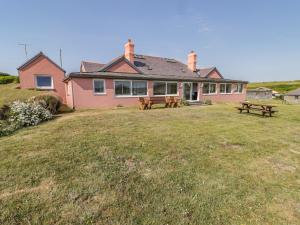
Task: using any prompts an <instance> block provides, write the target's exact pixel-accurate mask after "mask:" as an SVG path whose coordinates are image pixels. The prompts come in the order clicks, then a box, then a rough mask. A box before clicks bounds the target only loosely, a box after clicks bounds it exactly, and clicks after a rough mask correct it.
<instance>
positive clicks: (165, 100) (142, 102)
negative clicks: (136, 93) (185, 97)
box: [139, 96, 180, 110]
mask: <svg viewBox="0 0 300 225" xmlns="http://www.w3.org/2000/svg"><path fill="white" fill-rule="evenodd" d="M179 103H180V99H179V98H177V97H174V96H165V97H149V98H143V97H140V98H139V108H140V109H141V110H145V109H151V108H152V106H153V105H154V104H165V107H166V108H167V107H169V108H171V107H172V108H175V107H179Z"/></svg>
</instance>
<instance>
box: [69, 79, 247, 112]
mask: <svg viewBox="0 0 300 225" xmlns="http://www.w3.org/2000/svg"><path fill="white" fill-rule="evenodd" d="M69 82H70V81H69ZM71 82H72V85H71V86H72V87H73V88H72V90H73V92H72V94H73V96H72V94H71V95H67V101H68V105H69V106H70V107H72V106H73V105H74V107H75V108H76V109H84V108H112V107H115V106H118V105H122V106H138V97H131V96H130V97H117V96H115V92H114V80H112V79H105V86H106V93H105V94H101V95H97V94H94V93H93V79H90V78H73V79H72V80H71ZM69 85H70V84H69ZM182 89H183V85H182V83H181V82H178V96H179V97H180V98H182V94H183V90H182ZM232 89H234V85H233V87H232ZM198 95H199V97H198V100H200V101H204V100H205V99H210V100H212V101H213V102H241V101H244V100H245V99H246V87H245V86H244V89H243V93H232V94H220V93H219V84H217V94H213V95H203V94H202V85H201V83H198ZM150 96H151V97H152V96H153V81H148V97H150ZM146 98H147V97H146ZM73 99H74V102H73Z"/></svg>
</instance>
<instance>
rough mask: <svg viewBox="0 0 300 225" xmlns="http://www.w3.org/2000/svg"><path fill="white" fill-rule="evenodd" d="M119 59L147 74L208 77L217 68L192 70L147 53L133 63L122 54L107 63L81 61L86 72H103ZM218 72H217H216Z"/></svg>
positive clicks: (173, 60)
mask: <svg viewBox="0 0 300 225" xmlns="http://www.w3.org/2000/svg"><path fill="white" fill-rule="evenodd" d="M121 60H125V61H127V63H128V64H129V65H131V66H132V67H133V68H134V69H136V70H137V71H138V72H139V73H142V74H149V75H166V76H175V77H178V76H185V77H197V78H199V77H208V75H209V74H210V73H211V72H212V71H214V70H217V69H216V67H209V68H203V69H198V70H197V71H195V72H193V71H191V70H190V69H188V66H187V65H186V64H184V63H182V62H180V61H178V60H175V59H170V58H162V57H156V56H147V55H135V57H134V63H133V64H132V63H130V62H129V61H128V60H127V59H126V58H125V57H124V55H121V56H119V57H117V58H115V59H114V60H112V61H111V62H109V63H107V64H101V63H90V62H85V61H82V63H83V64H84V68H85V69H86V72H101V71H102V72H103V71H105V70H107V69H108V68H110V67H111V66H113V65H114V64H116V63H118V62H119V61H121ZM218 73H219V72H218ZM221 76H222V75H221Z"/></svg>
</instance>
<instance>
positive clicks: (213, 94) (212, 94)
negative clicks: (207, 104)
mask: <svg viewBox="0 0 300 225" xmlns="http://www.w3.org/2000/svg"><path fill="white" fill-rule="evenodd" d="M217 94H218V93H211V94H202V95H217Z"/></svg>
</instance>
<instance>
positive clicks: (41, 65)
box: [19, 56, 66, 103]
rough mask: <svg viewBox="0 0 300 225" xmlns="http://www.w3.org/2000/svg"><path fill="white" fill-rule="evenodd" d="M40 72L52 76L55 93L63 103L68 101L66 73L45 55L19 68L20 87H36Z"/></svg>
mask: <svg viewBox="0 0 300 225" xmlns="http://www.w3.org/2000/svg"><path fill="white" fill-rule="evenodd" d="M40 74H42V75H51V76H52V79H53V86H54V89H53V90H52V92H53V94H54V95H56V96H58V97H59V98H60V99H61V100H62V101H63V103H66V92H65V84H64V82H63V79H64V77H65V73H64V72H63V71H62V70H61V69H59V68H58V67H57V66H55V65H54V64H53V63H51V62H50V61H49V60H48V59H46V58H45V57H43V56H41V57H39V58H38V59H37V60H35V61H34V62H32V63H31V64H29V65H28V66H26V67H25V68H23V69H22V70H19V78H20V87H21V88H27V89H33V88H36V85H35V76H36V75H40Z"/></svg>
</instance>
